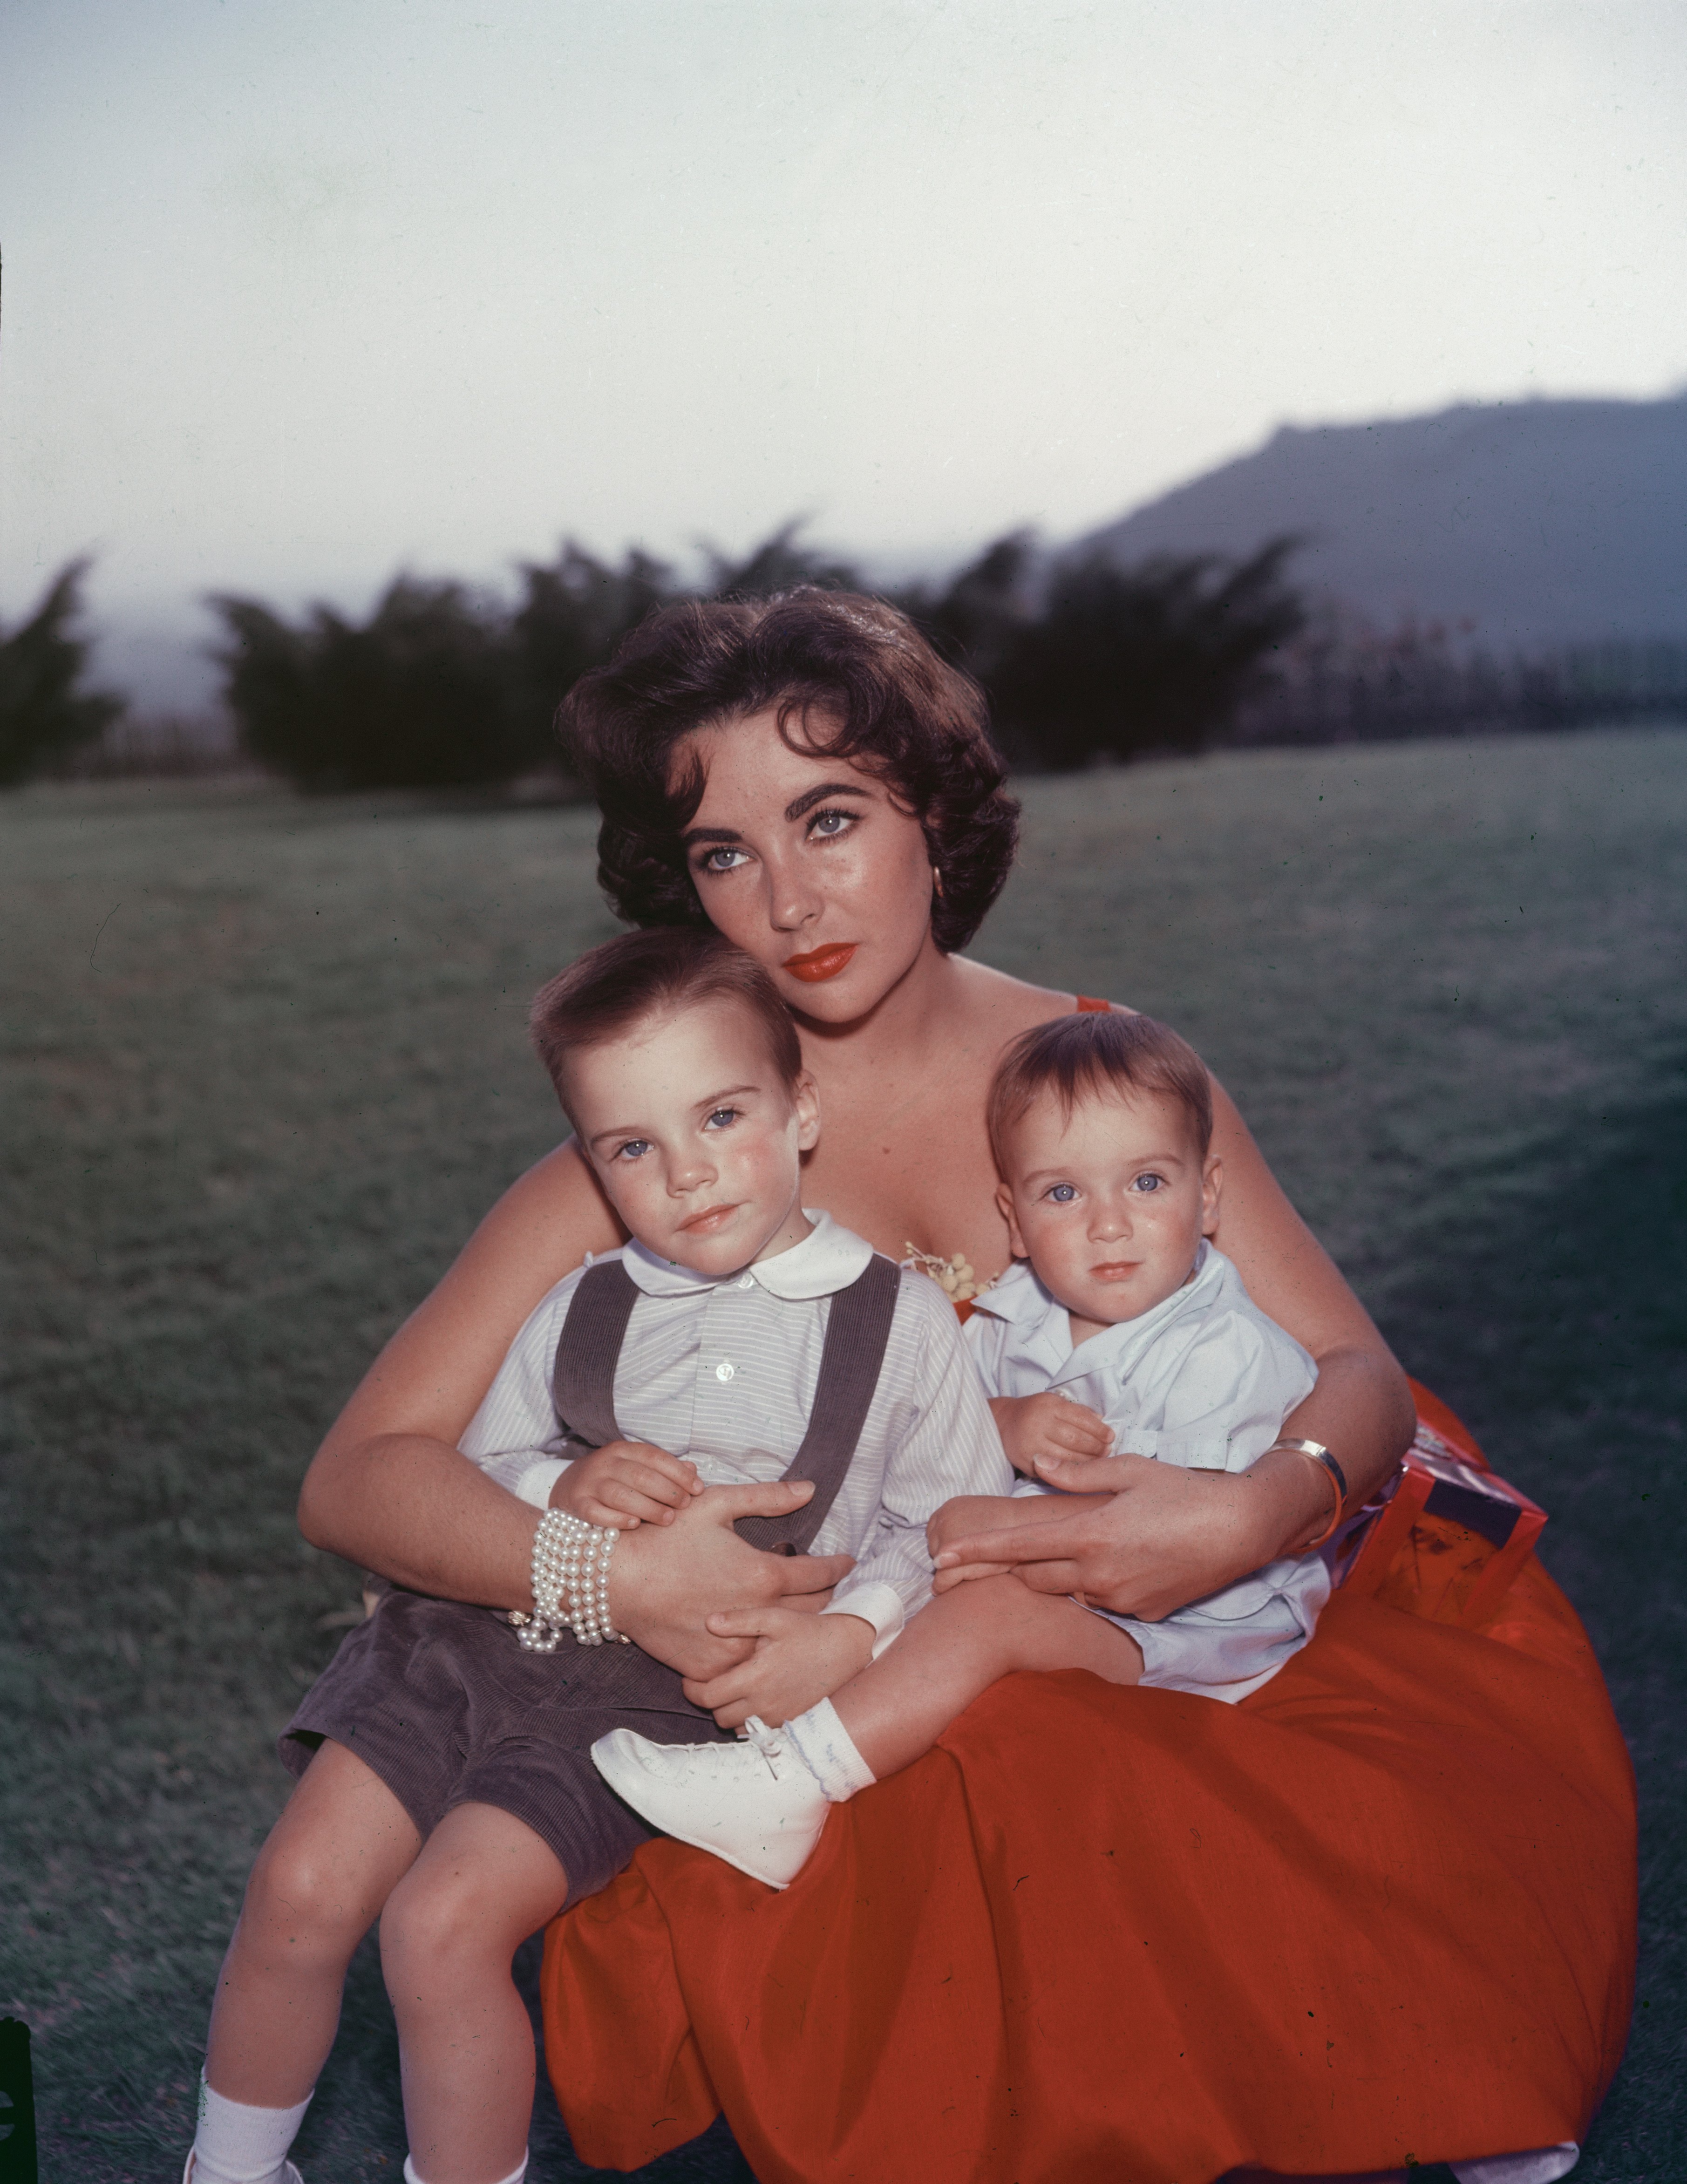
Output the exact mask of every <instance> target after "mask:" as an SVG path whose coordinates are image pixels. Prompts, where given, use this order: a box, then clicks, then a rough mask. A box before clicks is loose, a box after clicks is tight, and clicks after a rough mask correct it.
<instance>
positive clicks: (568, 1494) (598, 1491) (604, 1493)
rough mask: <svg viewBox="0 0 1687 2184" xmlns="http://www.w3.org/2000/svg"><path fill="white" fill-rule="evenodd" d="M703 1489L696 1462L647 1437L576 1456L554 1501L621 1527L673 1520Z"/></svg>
mask: <svg viewBox="0 0 1687 2184" xmlns="http://www.w3.org/2000/svg"><path fill="white" fill-rule="evenodd" d="M702 1491H703V1482H702V1480H701V1479H699V1477H698V1475H697V1466H696V1465H695V1464H694V1463H689V1462H688V1461H687V1460H686V1458H684V1457H678V1456H670V1455H669V1454H668V1451H666V1449H665V1448H654V1447H652V1446H651V1444H650V1443H649V1441H646V1440H611V1441H606V1442H605V1443H604V1446H603V1447H602V1448H594V1449H593V1451H592V1453H591V1454H590V1455H589V1456H577V1457H576V1458H575V1459H574V1461H573V1463H571V1464H570V1465H569V1467H568V1468H567V1470H566V1471H565V1472H564V1473H563V1474H562V1476H561V1478H560V1479H558V1480H557V1482H556V1485H554V1486H553V1487H552V1489H551V1499H550V1506H551V1507H552V1508H553V1509H565V1510H566V1511H567V1512H568V1513H569V1515H570V1516H571V1517H583V1518H585V1520H586V1522H587V1524H599V1525H604V1526H606V1527H608V1528H610V1529H612V1530H615V1531H617V1532H630V1531H631V1530H632V1529H633V1527H634V1525H635V1524H641V1523H642V1524H672V1523H673V1521H674V1512H675V1511H676V1509H683V1508H684V1507H686V1506H687V1504H688V1502H690V1501H691V1499H692V1497H693V1496H694V1495H698V1494H700V1493H701V1492H702Z"/></svg>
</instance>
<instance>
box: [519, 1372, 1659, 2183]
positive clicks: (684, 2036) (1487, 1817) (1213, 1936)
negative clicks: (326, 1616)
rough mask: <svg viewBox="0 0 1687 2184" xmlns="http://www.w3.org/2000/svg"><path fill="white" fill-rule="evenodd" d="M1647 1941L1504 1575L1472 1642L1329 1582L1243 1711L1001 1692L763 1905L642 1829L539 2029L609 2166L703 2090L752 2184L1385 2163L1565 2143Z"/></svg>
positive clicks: (576, 1946)
mask: <svg viewBox="0 0 1687 2184" xmlns="http://www.w3.org/2000/svg"><path fill="white" fill-rule="evenodd" d="M1418 1395H1419V1408H1420V1410H1421V1411H1422V1412H1423V1414H1424V1416H1425V1418H1426V1420H1427V1422H1428V1424H1431V1425H1433V1426H1434V1428H1435V1429H1436V1430H1437V1431H1438V1432H1439V1433H1440V1434H1442V1435H1444V1436H1445V1438H1447V1439H1449V1440H1453V1441H1454V1442H1455V1443H1456V1444H1462V1445H1463V1446H1466V1447H1467V1448H1469V1447H1472V1446H1473V1443H1471V1441H1470V1437H1469V1435H1467V1433H1466V1432H1465V1431H1464V1429H1463V1428H1462V1426H1461V1425H1460V1424H1459V1422H1458V1420H1457V1419H1456V1418H1454V1417H1453V1416H1452V1414H1451V1413H1450V1412H1449V1411H1447V1410H1446V1409H1445V1406H1443V1405H1441V1404H1439V1403H1438V1402H1437V1401H1435V1399H1434V1397H1433V1396H1428V1394H1427V1392H1426V1391H1423V1390H1419V1391H1418ZM1634 1933H1635V1867H1634V1781H1633V1775H1632V1773H1631V1770H1630V1768H1629V1757H1628V1753H1627V1751H1626V1750H1625V1748H1624V1747H1623V1739H1622V1736H1621V1734H1620V1732H1619V1731H1618V1729H1617V1723H1616V1720H1615V1719H1614V1717H1613V1715H1612V1710H1611V1704H1610V1701H1609V1699H1608V1698H1607V1697H1606V1691H1605V1685H1604V1681H1603V1680H1602V1678H1601V1674H1600V1672H1599V1667H1598V1664H1597V1663H1596V1662H1595V1659H1594V1657H1593V1652H1592V1649H1591V1647H1590V1646H1589V1643H1588V1641H1587V1637H1586V1635H1585V1633H1584V1631H1583V1630H1582V1627H1581V1624H1580V1623H1579V1622H1578V1620H1577V1619H1576V1616H1575V1614H1574V1613H1573V1610H1572V1609H1571V1607H1570V1606H1569V1604H1568V1602H1567V1601H1566V1600H1565V1598H1564V1596H1563V1595H1562V1593H1561V1592H1560V1591H1559V1590H1558V1588H1557V1587H1556V1585H1554V1584H1553V1583H1552V1582H1551V1580H1550V1579H1549V1578H1548V1577H1547V1575H1546V1574H1545V1571H1544V1570H1543V1569H1542V1568H1540V1566H1539V1563H1538V1562H1535V1561H1534V1560H1531V1561H1530V1562H1529V1563H1528V1564H1527V1565H1526V1566H1525V1568H1524V1569H1523V1574H1522V1575H1521V1576H1520V1577H1519V1578H1518V1580H1517V1582H1516V1584H1515V1585H1513V1587H1512V1591H1510V1592H1509V1593H1508V1594H1507V1596H1506V1599H1505V1601H1504V1602H1503V1603H1502V1605H1501V1607H1500V1611H1499V1613H1498V1616H1497V1618H1496V1619H1494V1620H1493V1621H1491V1622H1489V1624H1487V1625H1486V1626H1484V1629H1483V1630H1480V1631H1479V1632H1472V1631H1467V1630H1461V1629H1457V1628H1454V1627H1450V1626H1448V1625H1445V1624H1437V1623H1431V1622H1428V1621H1426V1620H1424V1619H1420V1618H1418V1617H1416V1616H1412V1615H1410V1614H1406V1613H1401V1612H1400V1610H1399V1609H1398V1608H1395V1607H1384V1606H1381V1605H1379V1604H1378V1603H1377V1602H1374V1601H1368V1600H1356V1599H1351V1598H1348V1597H1345V1596H1343V1595H1342V1594H1341V1593H1339V1592H1338V1593H1337V1594H1336V1596H1335V1597H1334V1598H1333V1600H1332V1601H1331V1602H1330V1604H1329V1606H1328V1608H1327V1609H1326V1610H1325V1612H1324V1615H1323V1618H1322V1621H1321V1623H1320V1624H1319V1626H1318V1634H1317V1639H1316V1641H1314V1643H1313V1644H1311V1646H1306V1647H1305V1648H1304V1649H1303V1650H1302V1651H1301V1652H1300V1653H1298V1654H1296V1655H1295V1656H1294V1658H1293V1659H1292V1660H1291V1661H1290V1662H1289V1663H1288V1665H1287V1666H1286V1667H1285V1668H1284V1669H1282V1670H1281V1672H1280V1673H1279V1674H1278V1675H1277V1676H1276V1677H1275V1679H1274V1680H1272V1682H1271V1683H1269V1684H1267V1685H1266V1686H1265V1688H1264V1689H1263V1690H1262V1691H1257V1692H1256V1693H1255V1694H1254V1696H1253V1697H1250V1698H1247V1699H1244V1700H1243V1701H1242V1702H1241V1703H1240V1704H1239V1705H1237V1706H1220V1705H1217V1704H1215V1703H1214V1702H1212V1701H1211V1700H1209V1699H1202V1698H1196V1697H1185V1696H1183V1694H1181V1693H1177V1692H1170V1691H1135V1690H1120V1689H1116V1687H1114V1686H1113V1685H1109V1684H1104V1683H1102V1682H1100V1680H1098V1679H1096V1678H1094V1677H1093V1676H1089V1675H1087V1674H1083V1673H1081V1672H1079V1671H1076V1670H1075V1671H1072V1673H1070V1674H1061V1675H1053V1676H1030V1675H1020V1676H1011V1677H1008V1678H1007V1679H1005V1680H1004V1681H1003V1682H1001V1683H999V1684H998V1685H996V1686H995V1687H994V1689H993V1690H992V1691H988V1692H987V1693H986V1694H985V1695H984V1697H983V1698H981V1699H980V1700H979V1701H978V1702H977V1704H976V1705H975V1706H973V1707H972V1708H969V1709H968V1711H967V1712H966V1713H965V1714H963V1715H962V1716H961V1718H960V1719H959V1720H958V1721H957V1722H955V1724H954V1725H953V1726H952V1727H951V1728H950V1729H949V1730H948V1732H947V1733H946V1734H945V1735H944V1737H943V1738H942V1739H941V1741H939V1743H938V1746H937V1748H936V1749H935V1750H934V1751H933V1752H929V1753H928V1754H927V1756H926V1758H924V1759H922V1760H921V1761H919V1762H918V1763H917V1764H916V1765H915V1766H913V1767H910V1768H909V1769H907V1770H906V1771H905V1773H903V1774H901V1775H896V1776H894V1778H893V1779H892V1780H889V1781H888V1782H885V1783H883V1784H882V1785H880V1786H878V1787H877V1788H876V1789H874V1790H872V1791H870V1792H869V1793H867V1794H866V1795H865V1796H863V1797H857V1798H855V1800H854V1801H853V1802H851V1803H849V1804H848V1805H844V1806H842V1807H840V1808H838V1810H836V1811H835V1812H833V1813H832V1815H831V1817H830V1818H829V1819H828V1820H827V1826H826V1831H825V1833H824V1835H823V1836H821V1841H820V1847H819V1848H818V1850H817V1851H816V1853H815V1855H814V1857H813V1858H812V1859H811V1860H810V1863H809V1864H808V1865H807V1867H806V1868H805V1869H804V1871H803V1873H802V1874H801V1875H799V1878H798V1880H796V1881H795V1883H794V1884H793V1886H791V1887H790V1888H788V1890H786V1891H785V1892H783V1893H782V1894H776V1893H775V1892H773V1891H772V1890H771V1889H768V1888H765V1887H763V1886H761V1885H760V1883H759V1882H757V1881H754V1880H748V1879H746V1878H745V1877H744V1875H742V1874H739V1873H738V1872H735V1871H734V1870H733V1869H732V1868H731V1867H730V1866H727V1865H724V1864H721V1863H720V1862H719V1861H718V1860H717V1859H715V1858H710V1857H707V1856H706V1855H704V1853H701V1852H699V1851H694V1850H690V1849H688V1848H686V1847H683V1846H682V1845H681V1844H678V1843H675V1842H671V1841H655V1842H652V1843H649V1844H648V1845H647V1846H646V1847H644V1848H643V1850H642V1851H640V1853H638V1855H637V1858H635V1859H634V1860H633V1862H632V1865H631V1866H630V1867H629V1868H628V1869H627V1870H626V1872H625V1873H623V1874H622V1875H621V1876H620V1877H619V1879H618V1880H615V1881H614V1882H613V1883H612V1884H611V1885H610V1886H609V1887H608V1888H606V1889H604V1891H603V1892H601V1894H599V1895H597V1896H594V1897H590V1898H588V1899H587V1901H586V1902H585V1903H581V1904H579V1905H577V1906H576V1908H575V1909H573V1910H572V1911H571V1912H569V1913H568V1914H566V1915H565V1916H564V1917H562V1918H560V1919H557V1920H556V1921H555V1922H554V1925H552V1927H551V1929H550V1931H549V1933H548V1936H547V1937H546V1944H545V1955H544V1970H543V1996H544V2015H545V2050H546V2057H547V2060H548V2064H549V2068H550V2075H551V2078H552V2081H553V2083H554V2086H555V2088H556V2094H557V2099H558V2101H559V2103H560V2105H561V2108H562V2111H563V2114H564V2115H565V2118H566V2120H567V2122H568V2126H569V2129H570V2131H571V2133H572V2134H573V2138H574V2144H575V2148H576V2152H577V2153H579V2154H580V2156H581V2157H582V2159H584V2160H586V2161H588V2162H593V2163H597V2164H600V2165H603V2166H605V2167H609V2168H617V2169H636V2168H638V2167H640V2166H641V2165H643V2163H645V2162H647V2161H649V2160H652V2159H654V2157H655V2156H656V2155H657V2154H659V2153H662V2152H664V2151H665V2149H666V2148H670V2147H673V2146H677V2145H679V2144H681V2143H682V2142H683V2141H685V2140H686V2139H688V2138H691V2137H694V2136H695V2135H696V2133H698V2132H699V2131H703V2130H704V2129H705V2128H706V2127H707V2126H708V2125H709V2124H710V2122H711V2121H712V2120H713V2119H714V2117H715V2114H716V2113H717V2111H718V2110H720V2109H725V2110H726V2113H727V2119H728V2120H729V2122H730V2123H731V2125H732V2131H733V2132H734V2134H735V2135H736V2137H737V2138H738V2143H739V2144H740V2146H741V2147H742V2148H743V2151H744V2153H745V2155H746V2157H747V2158H748V2159H749V2164H750V2166H751V2167H752V2169H753V2170H754V2172H755V2174H756V2176H757V2177H758V2178H759V2179H760V2184H843V2180H846V2179H854V2180H860V2184H960V2180H963V2179H964V2180H966V2184H1207V2180H1211V2179H1213V2178H1216V2177H1219V2176H1223V2175H1225V2174H1226V2172H1227V2171H1228V2170H1235V2169H1255V2168H1257V2169H1262V2170H1271V2171H1273V2172H1276V2173H1278V2174H1279V2175H1281V2174H1288V2175H1290V2176H1295V2175H1300V2174H1302V2173H1305V2172H1317V2173H1322V2174H1326V2175H1327V2174H1329V2173H1331V2172H1342V2171H1352V2170H1376V2169H1387V2168H1394V2167H1398V2166H1400V2165H1406V2164H1407V2163H1409V2162H1411V2161H1414V2160H1415V2161H1418V2162H1425V2163H1428V2162H1434V2161H1445V2160H1450V2159H1470V2158H1473V2157H1475V2156H1479V2155H1483V2154H1492V2153H1514V2152H1517V2151H1520V2150H1522V2149H1523V2148H1534V2147H1545V2146H1551V2145H1554V2144H1556V2143H1557V2142H1561V2141H1563V2140H1567V2139H1573V2140H1577V2141H1578V2142H1579V2141H1580V2140H1581V2139H1583V2138H1584V2136H1585V2133H1586V2127H1587V2124H1588V2121H1589V2120H1590V2117H1591V2116H1592V2114H1593V2112H1594V2110H1595V2108H1596V2107H1597V2106H1598V2104H1599V2102H1600V2100H1601V2098H1602V2096H1603V2094H1604V2092H1605V2089H1606V2086H1607V2084H1608V2083H1609V2081H1610V2079H1611V2076H1612V2072H1613V2071H1614V2070H1615V2069H1616V2067H1617V2061H1618V2059H1620V2057H1621V2055H1622V2053H1623V2041H1624V2038H1625V2036H1626V2035H1627V2031H1628V2025H1629V2010H1630V2007H1631V2003H1632V1997H1633V1978H1634Z"/></svg>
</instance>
